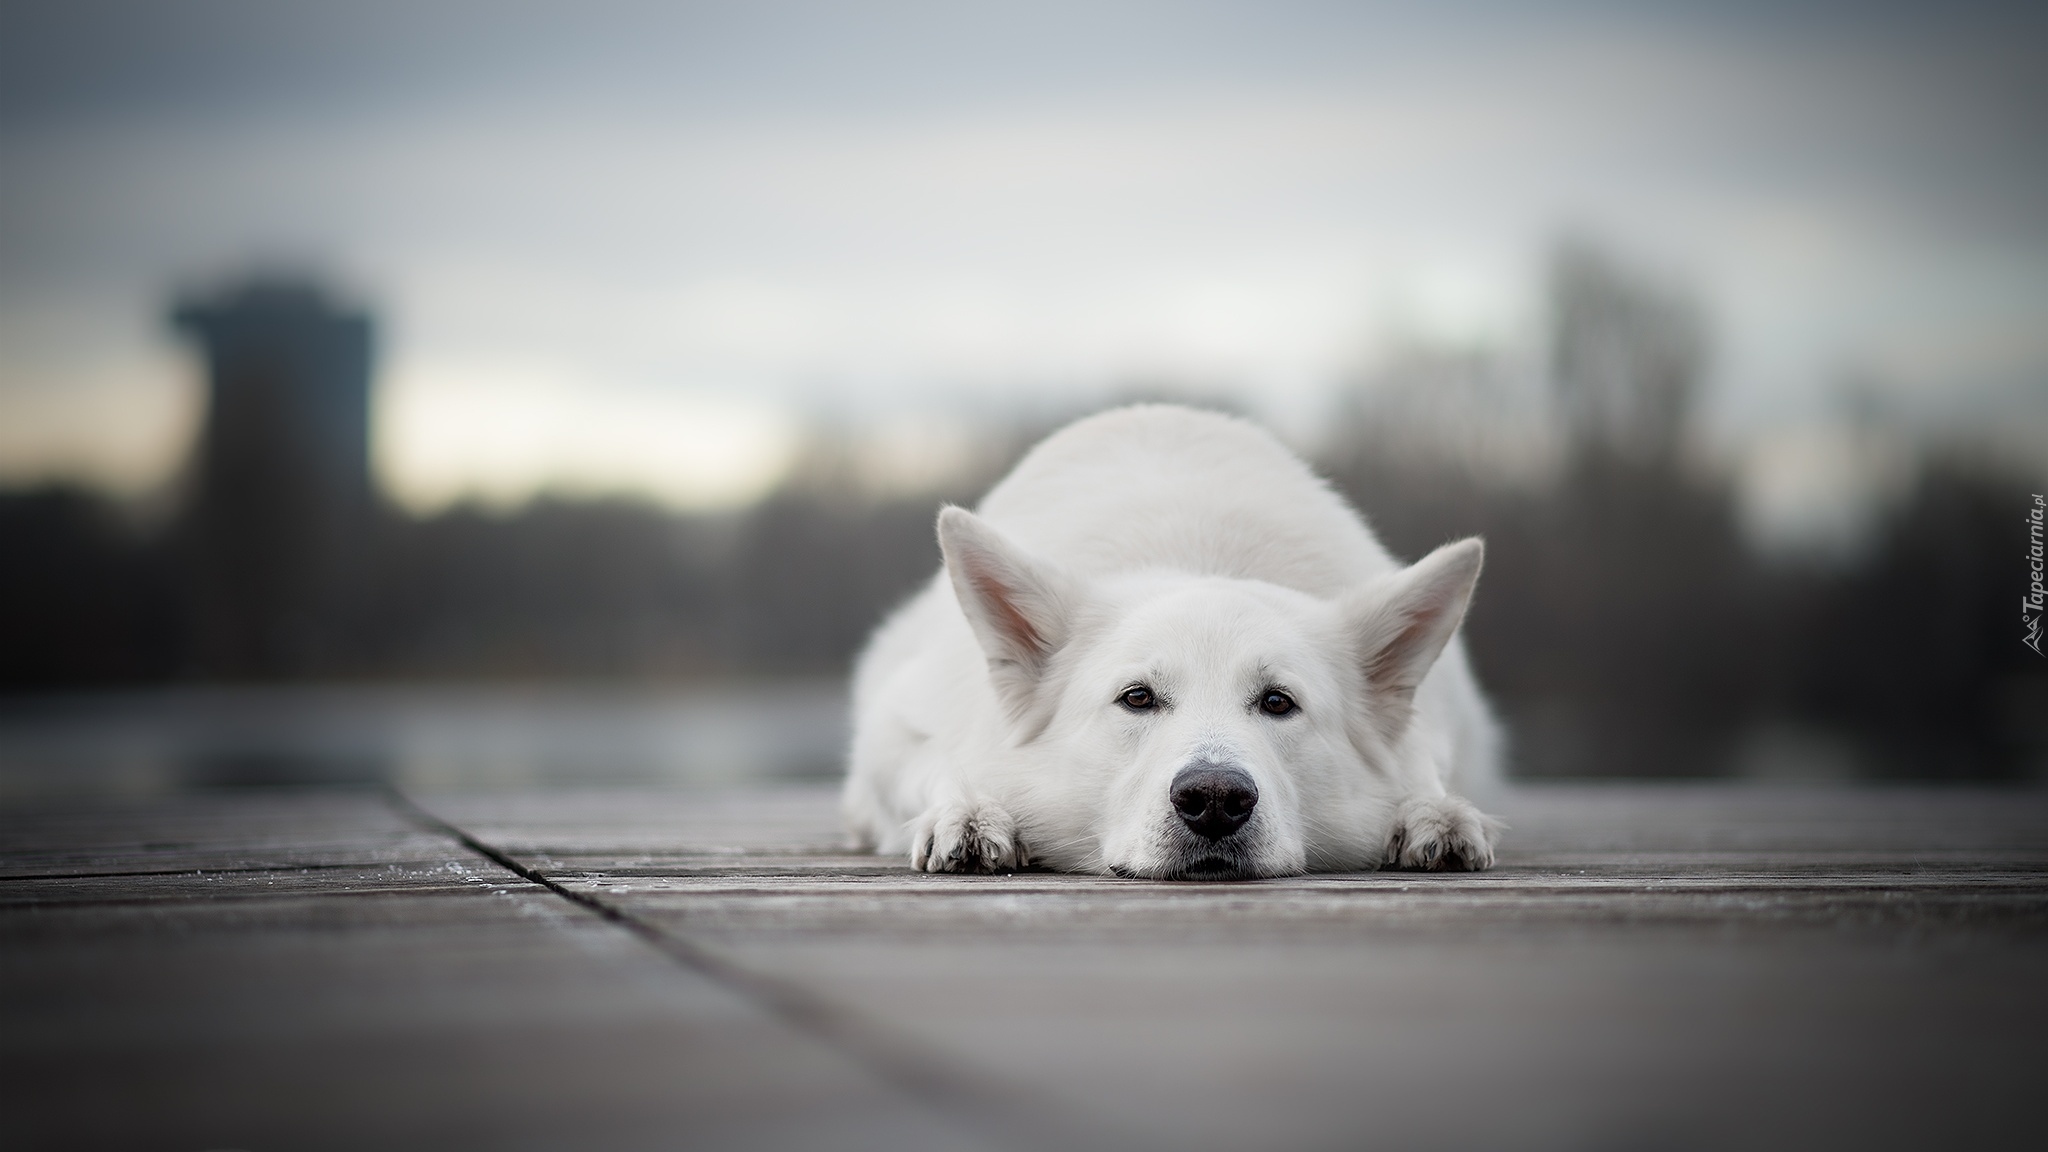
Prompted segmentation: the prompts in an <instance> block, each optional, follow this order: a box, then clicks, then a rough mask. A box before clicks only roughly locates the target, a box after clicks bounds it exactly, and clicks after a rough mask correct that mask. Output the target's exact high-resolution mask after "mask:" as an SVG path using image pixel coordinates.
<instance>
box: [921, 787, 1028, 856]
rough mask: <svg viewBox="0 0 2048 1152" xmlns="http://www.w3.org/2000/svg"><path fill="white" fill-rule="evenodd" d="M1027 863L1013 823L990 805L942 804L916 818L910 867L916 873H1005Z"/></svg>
mask: <svg viewBox="0 0 2048 1152" xmlns="http://www.w3.org/2000/svg"><path fill="white" fill-rule="evenodd" d="M1029 863H1031V856H1030V853H1029V852H1027V851H1026V850H1025V848H1024V845H1023V843H1022V842H1021V841H1019V840H1018V839H1017V822H1016V821H1015V820H1014V819H1012V818H1011V817H1010V814H1009V813H1008V812H1005V811H1003V810H1002V809H1001V808H998V807H996V806H995V805H993V804H982V805H978V806H972V807H970V806H966V805H958V804H945V805H940V806H939V807H936V808H933V809H931V810H929V811H927V812H925V813H924V814H923V815H922V816H919V817H918V818H917V821H916V824H915V826H914V828H913V829H912V833H911V838H910V866H911V867H912V868H914V869H916V870H918V871H920V872H1007V871H1010V870H1012V869H1016V868H1022V867H1024V866H1025V865H1027V864H1029Z"/></svg>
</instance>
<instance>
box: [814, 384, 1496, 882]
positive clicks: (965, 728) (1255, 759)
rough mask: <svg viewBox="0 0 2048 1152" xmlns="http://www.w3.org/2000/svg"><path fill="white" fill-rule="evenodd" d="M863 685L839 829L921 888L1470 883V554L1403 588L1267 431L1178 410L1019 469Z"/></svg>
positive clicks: (886, 640)
mask: <svg viewBox="0 0 2048 1152" xmlns="http://www.w3.org/2000/svg"><path fill="white" fill-rule="evenodd" d="M938 532H939V545H940V549H941V551H942V552H943V553H944V555H945V566H944V568H943V569H942V570H941V571H940V573H939V574H938V576H937V577H936V578H935V579H934V580H933V581H932V583H931V585H930V586H929V587H927V588H926V589H925V590H924V591H923V592H922V593H920V594H919V595H918V596H917V598H916V599H914V600H912V601H911V602H910V603H909V604H907V605H905V606H904V607H903V608H902V609H901V610H900V611H898V612H897V613H896V614H895V615H894V616H893V617H892V618H890V619H889V620H888V621H887V622H886V623H884V624H883V625H882V627H881V628H880V630H878V631H877V632H876V634H875V636H874V639H873V640H872V641H870V643H869V645H868V648H867V651H866V652H865V654H863V655H862V657H861V660H860V664H859V667H858V670H857V671H856V673H855V679H854V734H853V750H852V764H851V768H850V771H849V773H848V776H847V780H846V791H845V811H846V818H847V822H848V825H849V827H850V829H851V831H852V833H853V835H854V837H855V839H856V840H857V841H858V842H859V843H860V844H861V845H863V846H865V847H869V848H873V849H875V850H877V851H881V852H889V853H907V854H908V855H909V858H910V864H911V867H913V868H919V869H924V870H927V871H932V872H954V871H989V870H997V869H1007V868H1015V867H1019V866H1022V865H1025V864H1028V863H1036V864H1040V865H1045V866H1049V867H1052V868H1058V869H1063V870H1069V871H1085V872H1103V873H1110V874H1114V875H1119V876H1146V877H1158V878H1188V877H1208V878H1221V877H1247V876H1277V875H1286V874H1291V873H1296V872H1301V871H1304V870H1309V869H1318V870H1351V869H1361V868H1377V867H1380V866H1382V865H1384V864H1393V865H1396V866H1399V867H1404V868H1485V867H1488V866H1489V865H1491V864H1492V862H1493V842H1494V836H1495V829H1496V827H1497V825H1496V824H1495V823H1494V822H1493V821H1492V820H1490V819H1489V818H1487V817H1485V816H1482V815H1480V813H1479V812H1478V810H1476V809H1475V808H1473V806H1472V805H1471V804H1470V803H1468V802H1467V801H1466V800H1464V799H1463V798H1461V797H1460V796H1458V795H1456V794H1455V793H1454V792H1453V791H1452V789H1453V787H1454V786H1455V787H1458V788H1461V789H1464V790H1467V791H1469V790H1471V789H1472V788H1473V787H1474V786H1475V785H1483V784H1485V783H1486V782H1487V781H1489V780H1491V779H1493V778H1495V777H1496V775H1497V772H1498V769H1497V760H1498V745H1499V740H1498V736H1497V730H1496V728H1495V726H1494V722H1493V720H1492V717H1491V715H1490V713H1489V712H1488V709H1487V707H1486V703H1485V701H1484V699H1483V698H1482V697H1481V696H1480V693H1479V688H1478V685H1477V684H1476V683H1475V682H1474V680H1473V678H1472V673H1471V670H1470V668H1469V666H1468V665H1467V664H1466V661H1465V655H1464V651H1463V648H1462V646H1461V645H1460V644H1459V642H1458V640H1457V638H1456V632H1457V630H1458V625H1459V622H1460V621H1461V620H1462V619H1463V618H1464V615H1465V607H1466V604H1467V603H1468V602H1469V601H1470V599H1471V596H1472V588H1473V585H1474V583H1475V582H1476V581H1477V580H1478V577H1479V565H1480V558H1481V551H1482V549H1481V545H1480V542H1479V541H1478V540H1476V539H1473V540H1464V541H1460V542H1458V543H1456V544H1448V545H1445V546H1444V547H1442V548H1439V549H1437V550H1436V551H1435V552H1432V553H1430V554H1429V555H1428V556H1427V557H1425V558H1424V559H1423V560H1422V561H1420V562H1419V563H1417V564H1415V565H1413V566H1412V567H1408V568H1403V567H1401V566H1400V565H1399V564H1397V563H1396V562H1395V561H1394V560H1393V559H1392V558H1391V557H1390V556H1389V555H1388V554H1387V552H1386V550H1385V549H1384V548H1382V547H1381V546H1380V544H1379V542H1378V541H1377V540H1375V539H1374V538H1373V535H1372V533H1371V531H1370V530H1369V529H1367V528H1366V526H1365V524H1364V522H1363V521H1361V520H1360V519H1359V517H1358V515H1357V513H1355V512H1353V511H1352V510H1351V508H1350V507H1349V506H1348V505H1347V504H1346V503H1345V502H1344V500H1343V499H1342V498H1341V497H1339V496H1338V495H1337V494H1336V493H1334V492H1332V491H1331V490H1330V488H1329V487H1328V486H1326V485H1325V484H1323V483H1322V482H1321V481H1320V480H1318V479H1316V477H1315V476H1314V475H1313V474H1311V473H1310V471H1309V469H1308V468H1307V466H1306V465H1304V464H1303V463H1302V462H1301V461H1300V460H1299V459H1297V458H1296V457H1295V456H1294V455H1293V454H1292V453H1290V452H1288V451H1287V449H1285V448H1283V447H1281V445H1280V444H1279V443H1278V442H1277V441H1275V440H1274V439H1273V438H1272V437H1271V436H1269V435H1267V434H1266V433H1265V432H1263V431H1261V430H1259V429H1257V428H1255V427H1253V426H1252V425H1250V424H1248V423H1245V422H1243V421H1241V420H1236V419H1232V418H1230V417H1226V416H1219V415H1215V414H1212V413H1206V412H1197V411H1193V410H1189V409H1185V408H1175V407H1165V406H1143V407H1135V408H1124V409H1120V410H1117V411H1113V412H1108V413H1104V414H1102V415H1098V416H1093V417H1090V418H1088V419H1085V420H1082V421H1080V422H1078V423H1076V424H1073V425H1070V426H1068V427H1067V428H1066V429H1064V430H1062V431H1060V432H1058V433H1056V434H1055V435H1053V436H1052V437H1050V438H1049V439H1047V440H1046V441H1044V442H1043V443H1041V444H1039V445H1038V446H1037V447H1036V448H1034V449H1033V450H1032V451H1031V453H1030V454H1029V455H1027V456H1026V457H1025V458H1024V460H1023V461H1022V462H1021V463H1020V464H1018V465H1017V468H1016V470H1015V471H1013V472H1011V473H1010V475H1009V476H1008V477H1006V478H1005V479H1004V480H1003V482H1002V483H1000V484H998V485H996V487H995V489H994V491H992V492H990V493H989V494H988V497H987V499H985V500H983V501H982V504H981V509H980V512H979V514H978V515H977V514H974V513H970V512H968V511H966V510H965V509H961V508H951V507H949V508H946V509H944V510H942V511H941V512H940V513H939V522H938Z"/></svg>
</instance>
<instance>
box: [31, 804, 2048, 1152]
mask: <svg viewBox="0 0 2048 1152" xmlns="http://www.w3.org/2000/svg"><path fill="white" fill-rule="evenodd" d="M1499 807H1500V808H1501V809H1502V810H1503V812H1504V814H1505V815H1506V816H1507V818H1508V820H1509V821H1510V823H1511V824H1512V825H1513V829H1512V831H1511V832H1510V833H1509V834H1508V837H1507V839H1506V841H1505V852H1504V854H1503V862H1502V865H1501V866H1500V867H1499V868H1498V869H1496V870H1494V871H1492V872H1490V873H1486V874H1482V875H1476V876H1465V875H1411V874H1401V873H1374V874H1365V875H1347V876H1315V877H1304V878H1298V879H1291V880H1279V881H1264V882H1256V883H1230V884H1161V883H1143V882H1134V881H1123V880H1106V879H1096V878H1086V877H1069V876H1057V875H1050V874H1044V873H1026V874H1020V875H1015V876H995V877H927V876H919V875H913V874H911V873H909V872H908V871H907V870H905V869H904V868H903V867H902V866H901V865H900V864H899V863H898V862H897V861H895V860H878V859H874V858H871V857H861V856H850V855H846V854H844V853H843V851H842V850H841V849H840V847H839V842H838V833H837V826H836V821H835V818H834V811H833V803H832V797H831V794H830V792H829V791H827V790H823V789H817V788H784V789H778V790H761V791H752V792H723V793H690V792H680V791H665V792H621V791H612V792H580V793H579V792H560V791H552V792H523V793H510V794H502V793H501V794H495V795H475V796H455V797H441V798H432V799H423V800H419V801H417V802H415V801H413V800H408V799H406V798H404V797H402V796H398V795H396V794H389V793H383V792H377V791H353V792H352V791H320V790H296V791H294V790H277V791H244V792H232V791H229V792H215V793H198V794H186V795H174V796H170V797H167V798H162V799H157V800H150V801H127V802H118V803H117V802H100V801H93V802H83V801H71V802H66V803H65V804H63V805H59V806H50V805H47V804H45V805H42V806H36V807H17V808H16V809H15V810H13V811H10V812H7V813H5V814H0V1021H4V1024H5V1028H4V1030H0V1063H4V1068H0V1085H4V1087H0V1117H4V1120H0V1123H4V1125H5V1131H6V1132H7V1137H6V1138H5V1141H4V1143H5V1145H6V1146H7V1147H9V1148H43V1147H49V1148H66V1147H81V1148H165V1149H201V1148H242V1149H250V1150H256V1149H273V1148H278V1149H281V1148H294V1149H297V1148H337V1149H340V1148H348V1149H361V1148H372V1147H375V1148H468V1147H475V1148H486V1147H488V1148H536V1149H539V1148H548V1149H613V1148H643V1147H644V1148H764V1149H782V1148H832V1149H845V1148H877V1149H882V1148H886V1149H892V1150H898V1152H900V1150H903V1149H912V1148H947V1149H950V1148H975V1147H991V1148H1044V1147H1057V1148H1118V1149H1121V1148H1162V1149H1164V1148H1173V1149H1206V1148H1332V1149H1336V1148H1364V1147H1382V1148H1391V1149H1425V1148H1478V1147H1490V1148H1516V1149H1519V1148H1537V1149H1552V1148H1554V1149H1607V1148H1612V1149H1632V1148H1737V1147H1740V1148H1758V1147H1764V1148H1772V1147H1777V1148H1795V1147H1796V1148H1803V1149H1811V1148H1835V1147H1853V1148H1893V1147H1898V1148H1906V1147H1912V1148H1919V1149H1924V1148H1928V1147H1947V1146H1953V1145H1955V1144H1957V1143H1959V1142H1962V1141H1965V1140H1971V1139H1987V1138H1989V1139H1998V1140H2001V1141H2002V1142H2011V1141H2014V1140H2015V1139H2017V1140H2019V1141H2023V1142H2025V1143H2032V1141H2033V1140H2034V1139H2038V1136H2037V1135H2029V1134H2031V1133H2036V1132H2038V1129H2039V1125H2040V1121H2039V1120H2038V1118H2037V1114H2038V1112H2039V1101H2040V1100H2041V1098H2042V1095H2041V1094H2042V1091H2043V1089H2042V1084H2043V1081H2044V1074H2048V1055H2044V1048H2048V1040H2044V1037H2048V794H2044V793H2041V792H2037V791H2008V792H2001V791H1986V790H1975V791H1955V790H1932V789H1887V790H1860V791H1850V790H1795V789H1783V788H1776V789H1772V788H1755V787H1735V786H1708V785H1696V786H1668V787H1643V786H1631V787H1569V788H1567V787H1555V788H1543V789H1527V790H1524V791H1522V792H1521V793H1519V794H1517V795H1515V796H1513V797H1512V798H1510V799H1509V800H1508V801H1507V802H1505V803H1503V804H1502V805H1500V806H1499Z"/></svg>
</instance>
